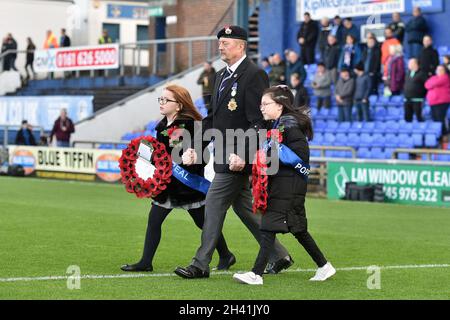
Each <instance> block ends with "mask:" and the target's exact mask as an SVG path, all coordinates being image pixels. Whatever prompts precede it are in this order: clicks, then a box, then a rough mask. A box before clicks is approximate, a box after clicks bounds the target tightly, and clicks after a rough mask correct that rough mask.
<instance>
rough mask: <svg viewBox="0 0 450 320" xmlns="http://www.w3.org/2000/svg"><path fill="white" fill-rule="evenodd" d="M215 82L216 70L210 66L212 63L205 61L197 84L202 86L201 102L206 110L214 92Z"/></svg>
mask: <svg viewBox="0 0 450 320" xmlns="http://www.w3.org/2000/svg"><path fill="white" fill-rule="evenodd" d="M215 81H216V70H215V69H214V67H213V66H212V63H211V62H209V61H207V62H205V63H204V64H203V72H202V73H201V74H200V76H199V77H198V80H197V84H199V85H201V86H202V95H203V102H204V103H205V106H206V108H207V109H208V110H209V106H210V104H211V96H212V92H213V90H214V82H215Z"/></svg>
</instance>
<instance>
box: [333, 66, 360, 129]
mask: <svg viewBox="0 0 450 320" xmlns="http://www.w3.org/2000/svg"><path fill="white" fill-rule="evenodd" d="M334 93H335V98H336V102H337V105H338V121H339V122H351V121H352V106H353V95H354V93H355V80H354V79H353V78H352V77H351V75H350V70H349V69H345V68H344V69H342V70H341V76H340V78H339V80H338V81H337V83H336V87H335V89H334Z"/></svg>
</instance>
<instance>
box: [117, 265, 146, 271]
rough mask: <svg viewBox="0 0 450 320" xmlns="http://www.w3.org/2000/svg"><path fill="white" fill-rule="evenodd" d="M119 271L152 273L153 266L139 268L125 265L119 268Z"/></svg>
mask: <svg viewBox="0 0 450 320" xmlns="http://www.w3.org/2000/svg"><path fill="white" fill-rule="evenodd" d="M120 269H122V271H127V272H152V271H153V266H152V265H150V266H148V267H145V268H143V267H141V266H139V265H138V264H126V265H124V266H121V267H120Z"/></svg>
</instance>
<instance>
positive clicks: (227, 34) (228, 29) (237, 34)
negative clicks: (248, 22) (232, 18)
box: [217, 26, 248, 41]
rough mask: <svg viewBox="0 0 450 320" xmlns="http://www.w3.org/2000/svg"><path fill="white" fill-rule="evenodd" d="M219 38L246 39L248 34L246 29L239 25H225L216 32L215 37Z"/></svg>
mask: <svg viewBox="0 0 450 320" xmlns="http://www.w3.org/2000/svg"><path fill="white" fill-rule="evenodd" d="M220 38H229V39H239V40H244V41H247V40H248V35H247V31H245V29H243V28H241V27H239V26H225V27H224V28H223V29H222V30H220V31H219V33H218V34H217V39H220Z"/></svg>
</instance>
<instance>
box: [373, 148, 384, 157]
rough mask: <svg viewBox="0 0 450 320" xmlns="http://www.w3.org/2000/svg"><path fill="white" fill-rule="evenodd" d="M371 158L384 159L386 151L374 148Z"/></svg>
mask: <svg viewBox="0 0 450 320" xmlns="http://www.w3.org/2000/svg"><path fill="white" fill-rule="evenodd" d="M370 156H371V158H372V159H384V151H383V149H382V148H372V149H371V150H370Z"/></svg>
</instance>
